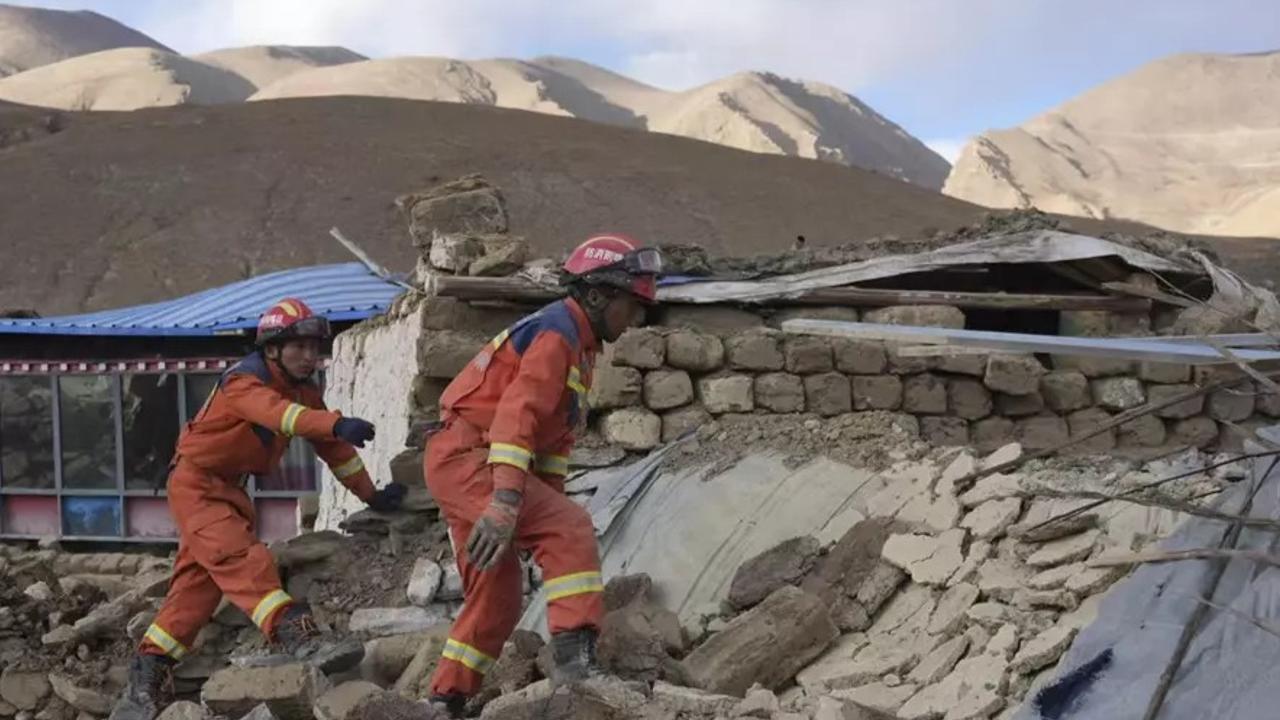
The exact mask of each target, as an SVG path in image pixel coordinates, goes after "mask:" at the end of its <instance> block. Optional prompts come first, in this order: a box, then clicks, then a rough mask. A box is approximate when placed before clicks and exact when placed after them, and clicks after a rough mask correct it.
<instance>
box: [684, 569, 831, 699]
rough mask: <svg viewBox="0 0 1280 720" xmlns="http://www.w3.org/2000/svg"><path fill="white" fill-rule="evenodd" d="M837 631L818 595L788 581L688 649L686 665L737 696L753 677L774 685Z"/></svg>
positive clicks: (699, 679)
mask: <svg viewBox="0 0 1280 720" xmlns="http://www.w3.org/2000/svg"><path fill="white" fill-rule="evenodd" d="M838 635H839V632H838V631H837V630H836V626H835V623H833V622H832V621H831V616H830V613H829V612H828V611H827V608H826V605H825V604H824V603H823V602H822V601H821V600H820V599H819V598H818V597H817V596H815V595H812V594H810V593H807V592H804V591H803V590H800V589H799V588H794V587H790V586H788V587H784V588H780V589H779V590H776V591H775V592H774V593H773V594H772V595H770V596H769V597H767V598H765V600H764V602H762V603H760V604H759V605H757V606H756V607H754V608H752V609H751V610H748V611H747V612H745V613H743V614H742V615H739V616H738V617H737V618H734V619H733V620H732V621H731V622H730V623H729V625H728V627H726V628H725V629H724V630H722V631H721V632H719V633H717V634H715V635H714V636H712V637H711V639H710V640H708V641H707V642H705V643H703V644H702V646H701V647H699V648H697V649H696V650H694V651H693V652H691V653H689V655H688V657H686V658H685V660H684V666H685V668H686V669H687V670H688V672H689V675H690V677H691V678H692V679H693V680H694V682H695V684H696V685H698V686H699V687H701V688H702V689H704V690H707V691H710V692H713V693H720V694H725V695H737V696H741V695H744V694H745V693H746V691H747V690H748V689H749V688H750V687H751V686H752V685H753V684H755V683H759V684H760V685H762V686H763V687H766V688H770V689H777V688H780V687H782V686H783V685H785V684H786V683H787V682H789V681H791V679H792V678H794V677H795V675H796V673H797V672H799V671H800V670H801V669H803V668H804V667H805V666H806V665H808V664H809V663H810V662H812V661H813V659H814V658H816V657H818V656H819V655H821V654H822V651H823V650H825V649H826V648H827V647H828V646H829V645H830V644H831V643H832V642H833V641H834V640H835V639H836V637H837V636H838Z"/></svg>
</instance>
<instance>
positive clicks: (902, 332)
mask: <svg viewBox="0 0 1280 720" xmlns="http://www.w3.org/2000/svg"><path fill="white" fill-rule="evenodd" d="M782 330H783V331H784V332H788V333H792V334H800V335H826V336H832V337H845V338H858V339H862V340H885V341H891V342H899V343H906V344H913V345H949V346H954V347H976V348H984V349H987V350H1007V351H1011V352H1023V353H1050V354H1054V355H1077V356H1090V357H1108V358H1125V359H1129V360H1152V361H1157V362H1170V363H1183V364H1187V365H1218V364H1222V363H1226V362H1229V361H1228V360H1227V359H1226V358H1224V357H1223V356H1222V353H1221V352H1219V351H1218V350H1217V349H1215V348H1212V347H1209V346H1207V345H1204V344H1199V345H1195V344H1190V343H1167V342H1161V341H1159V340H1151V339H1148V340H1127V339H1115V338H1088V337H1066V336H1056V335H1027V334H1023V333H1004V332H991V331H985V330H952V329H948V328H935V327H913V326H909V325H874V324H870V323H851V322H840V321H836V320H788V321H786V322H784V323H783V324H782ZM1235 354H1236V356H1237V357H1239V359H1240V360H1243V361H1246V362H1258V361H1262V360H1280V352H1275V351H1270V350H1239V351H1237V352H1236V353H1235Z"/></svg>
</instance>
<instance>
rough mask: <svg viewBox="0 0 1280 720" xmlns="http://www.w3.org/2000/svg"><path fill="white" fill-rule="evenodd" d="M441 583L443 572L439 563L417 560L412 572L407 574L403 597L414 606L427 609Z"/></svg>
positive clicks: (429, 560)
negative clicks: (407, 582) (406, 585)
mask: <svg viewBox="0 0 1280 720" xmlns="http://www.w3.org/2000/svg"><path fill="white" fill-rule="evenodd" d="M443 581H444V570H443V569H442V568H441V567H440V564H439V563H437V562H436V561H434V560H431V559H430V558H418V560H417V561H416V562H414V564H413V572H411V573H410V574H409V587H408V588H407V589H406V590H405V596H406V597H407V598H408V599H409V602H411V603H413V604H414V605H417V606H419V607H427V606H429V605H430V604H431V602H432V601H433V600H435V597H436V591H437V590H439V589H440V583H441V582H443Z"/></svg>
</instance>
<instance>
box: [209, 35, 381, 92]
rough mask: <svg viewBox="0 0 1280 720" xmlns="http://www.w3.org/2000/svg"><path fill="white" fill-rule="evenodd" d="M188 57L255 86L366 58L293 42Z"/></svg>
mask: <svg viewBox="0 0 1280 720" xmlns="http://www.w3.org/2000/svg"><path fill="white" fill-rule="evenodd" d="M191 59H192V60H197V61H199V62H202V63H204V64H206V65H212V66H214V67H218V68H222V69H223V70H227V71H229V72H233V73H235V74H236V75H239V76H240V77H242V78H244V79H245V80H248V81H249V82H251V83H253V87H254V88H255V89H257V88H262V87H266V86H267V85H270V84H271V83H273V82H276V81H277V80H280V79H281V78H284V77H287V76H289V75H292V74H294V73H296V72H300V71H302V70H310V69H311V68H314V67H326V66H329V65H342V64H344V63H352V62H359V61H361V60H368V58H366V57H365V56H363V55H361V54H360V53H358V52H353V51H351V50H348V49H346V48H344V47H309V46H295V45H251V46H249V47H238V48H225V49H223V50H214V51H212V52H207V53H202V54H200V55H195V56H193V57H192V58H191Z"/></svg>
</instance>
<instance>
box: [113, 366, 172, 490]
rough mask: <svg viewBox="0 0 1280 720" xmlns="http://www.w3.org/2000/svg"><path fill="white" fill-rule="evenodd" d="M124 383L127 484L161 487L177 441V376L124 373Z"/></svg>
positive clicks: (125, 469)
mask: <svg viewBox="0 0 1280 720" xmlns="http://www.w3.org/2000/svg"><path fill="white" fill-rule="evenodd" d="M121 382H122V383H123V394H122V395H121V397H122V399H123V403H122V404H121V409H122V410H123V415H122V417H121V422H122V423H123V424H124V484H125V487H127V488H129V489H133V490H146V489H151V488H157V487H162V486H163V485H164V480H165V476H166V475H167V474H168V470H169V460H170V459H171V458H173V448H174V445H176V444H177V442H178V376H177V375H125V376H124V377H122V378H121Z"/></svg>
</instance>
